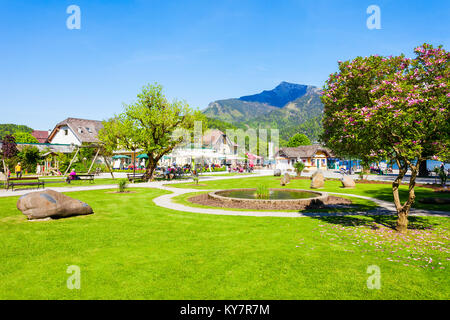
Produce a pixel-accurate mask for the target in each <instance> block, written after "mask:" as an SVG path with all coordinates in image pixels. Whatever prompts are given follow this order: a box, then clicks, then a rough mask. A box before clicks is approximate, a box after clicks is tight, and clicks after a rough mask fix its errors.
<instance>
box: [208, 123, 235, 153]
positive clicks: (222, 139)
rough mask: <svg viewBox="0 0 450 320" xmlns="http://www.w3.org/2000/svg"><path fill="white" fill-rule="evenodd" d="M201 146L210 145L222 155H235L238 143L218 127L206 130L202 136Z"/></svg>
mask: <svg viewBox="0 0 450 320" xmlns="http://www.w3.org/2000/svg"><path fill="white" fill-rule="evenodd" d="M202 139H203V140H202V143H203V146H207V147H210V148H212V149H214V150H216V152H217V153H219V154H222V155H224V156H225V155H237V152H238V149H237V148H238V145H237V144H236V143H234V142H233V141H231V139H230V138H229V137H228V136H227V135H226V134H225V133H223V132H222V131H220V130H218V129H211V130H208V131H207V132H206V133H205V134H204V135H203V138H202Z"/></svg>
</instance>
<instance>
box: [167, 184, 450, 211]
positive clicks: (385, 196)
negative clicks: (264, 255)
mask: <svg viewBox="0 0 450 320" xmlns="http://www.w3.org/2000/svg"><path fill="white" fill-rule="evenodd" d="M280 179H281V178H280V177H273V176H265V177H246V178H244V179H239V180H238V181H239V182H237V180H234V179H228V180H215V181H207V180H200V182H199V183H200V185H199V186H196V185H194V184H193V183H192V182H187V183H181V184H172V185H170V186H171V187H177V188H188V189H212V190H214V189H232V188H255V187H256V186H257V185H259V184H264V185H266V186H267V187H269V188H282V187H281V186H280ZM310 183H311V181H310V180H309V179H293V180H291V182H290V183H289V184H288V185H287V186H286V187H284V188H299V189H306V190H308V189H310V188H309V186H310ZM320 190H322V191H328V192H337V193H347V194H355V195H361V196H366V197H372V198H376V199H380V200H385V201H390V202H393V196H392V186H391V184H379V183H378V184H375V183H374V184H366V183H357V184H356V187H355V188H354V189H344V188H342V184H341V182H340V181H339V180H327V181H325V187H324V188H323V189H320ZM415 192H416V202H415V203H414V205H413V207H414V208H420V209H428V210H440V211H450V205H448V204H447V205H431V204H422V203H419V200H420V199H422V198H425V197H435V198H440V197H442V198H445V197H447V198H448V197H450V194H448V193H447V194H444V193H439V192H433V190H432V189H430V188H423V187H416V188H415ZM400 197H401V199H402V200H404V201H406V199H407V198H408V185H401V186H400Z"/></svg>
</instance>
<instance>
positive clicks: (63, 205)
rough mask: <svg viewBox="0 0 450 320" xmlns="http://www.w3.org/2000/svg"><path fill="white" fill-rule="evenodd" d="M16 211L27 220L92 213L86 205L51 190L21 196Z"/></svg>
mask: <svg viewBox="0 0 450 320" xmlns="http://www.w3.org/2000/svg"><path fill="white" fill-rule="evenodd" d="M17 209H19V210H20V211H21V212H22V213H23V214H24V215H26V216H27V218H28V219H29V220H33V219H45V218H49V217H50V218H62V217H69V216H74V215H85V214H91V213H94V212H93V211H92V208H91V207H90V206H89V205H88V204H86V203H84V202H82V201H80V200H76V199H73V198H71V197H68V196H66V195H64V194H62V193H59V192H56V191H53V190H45V191H39V192H32V193H27V194H25V195H23V196H22V197H20V199H19V201H17Z"/></svg>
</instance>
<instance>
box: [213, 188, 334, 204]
mask: <svg viewBox="0 0 450 320" xmlns="http://www.w3.org/2000/svg"><path fill="white" fill-rule="evenodd" d="M244 190H245V191H247V190H256V188H238V189H222V190H216V191H212V192H209V193H208V196H209V197H210V198H212V199H215V200H219V201H222V202H237V203H244V202H245V203H255V202H256V203H259V204H277V203H290V204H301V205H306V206H307V205H310V204H312V203H317V202H319V201H320V202H324V201H325V200H327V199H328V193H326V192H319V191H310V190H302V189H281V188H270V189H269V190H283V191H293V192H308V193H314V194H317V195H318V196H317V197H311V198H303V199H243V198H232V197H225V196H221V195H220V194H219V193H221V192H226V191H244Z"/></svg>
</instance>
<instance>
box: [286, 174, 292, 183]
mask: <svg viewBox="0 0 450 320" xmlns="http://www.w3.org/2000/svg"><path fill="white" fill-rule="evenodd" d="M284 180H285V181H286V183H289V182H291V176H290V175H289V173H287V172H286V173H285V174H284Z"/></svg>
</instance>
